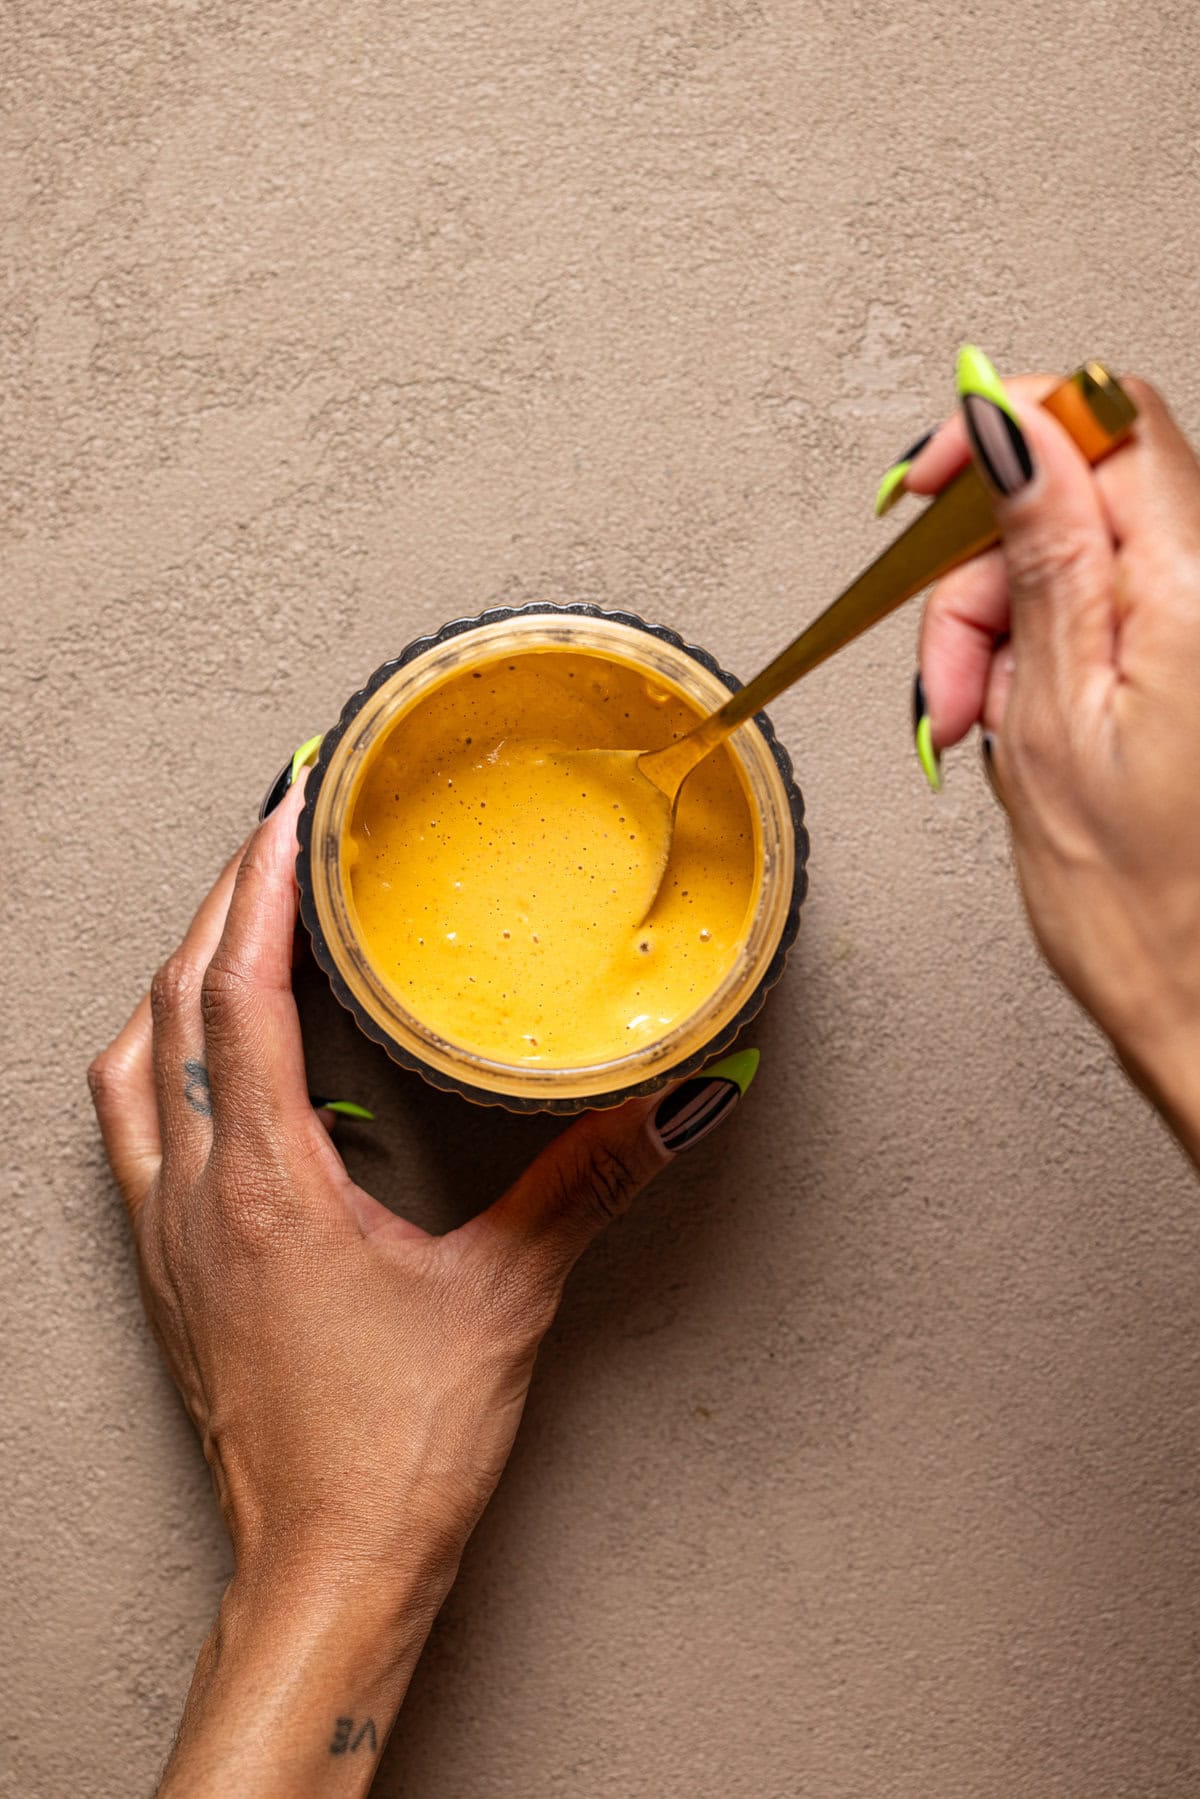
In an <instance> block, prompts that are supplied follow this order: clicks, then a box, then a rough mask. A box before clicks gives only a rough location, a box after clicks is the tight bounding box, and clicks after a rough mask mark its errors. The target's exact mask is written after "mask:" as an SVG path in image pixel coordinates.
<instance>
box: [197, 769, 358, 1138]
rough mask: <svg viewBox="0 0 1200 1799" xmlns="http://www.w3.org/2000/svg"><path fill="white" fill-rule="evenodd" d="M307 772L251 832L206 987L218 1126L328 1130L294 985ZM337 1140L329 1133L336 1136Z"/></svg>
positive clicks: (244, 1131)
mask: <svg viewBox="0 0 1200 1799" xmlns="http://www.w3.org/2000/svg"><path fill="white" fill-rule="evenodd" d="M305 781H306V775H305V774H302V775H301V776H300V778H299V779H298V780H297V781H296V782H295V783H294V785H293V786H292V787H291V788H290V789H289V791H288V793H287V795H286V796H285V797H284V799H283V800H282V801H281V802H280V804H279V805H278V806H277V807H276V809H275V810H274V811H273V812H272V813H271V814H270V815H269V816H268V818H267V819H266V821H265V823H263V824H261V825H260V826H259V828H258V830H257V831H256V832H255V833H254V835H253V837H252V838H251V839H250V843H249V846H248V848H247V850H246V854H245V856H244V857H243V858H242V863H241V867H240V868H239V869H238V874H237V880H236V882H235V883H234V889H233V897H232V899H231V900H230V904H229V912H228V915H227V917H226V919H225V928H224V930H223V931H222V933H221V940H220V942H219V943H218V945H217V947H216V949H215V951H214V952H213V957H212V960H211V961H210V963H209V965H208V968H207V970H206V972H205V975H204V982H203V986H202V988H201V1010H202V1012H203V1016H204V1040H205V1049H206V1055H207V1065H208V1076H209V1097H210V1100H211V1104H212V1118H213V1134H214V1137H221V1136H222V1135H230V1136H242V1137H246V1136H249V1137H254V1136H261V1135H262V1134H263V1133H264V1132H267V1133H270V1134H273V1133H275V1132H276V1131H278V1130H280V1129H283V1130H284V1131H286V1132H289V1133H290V1132H292V1131H296V1132H299V1133H301V1134H306V1133H309V1132H315V1133H317V1135H318V1136H319V1137H320V1138H322V1139H324V1138H325V1133H324V1131H323V1130H322V1129H321V1126H320V1124H319V1123H318V1121H317V1118H316V1114H315V1113H314V1112H313V1109H312V1106H311V1105H310V1104H309V1098H308V1083H307V1081H306V1079H305V1074H304V1048H303V1044H302V1042H301V1037H300V1017H299V1014H298V1012H297V1010H296V1001H295V998H294V996H293V994H292V937H293V934H294V931H295V927H296V917H297V912H298V895H297V891H296V879H295V868H294V863H295V854H296V819H297V816H298V814H299V811H300V807H301V805H302V803H303V798H304V787H305ZM326 1141H327V1140H326Z"/></svg>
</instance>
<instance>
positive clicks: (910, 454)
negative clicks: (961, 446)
mask: <svg viewBox="0 0 1200 1799" xmlns="http://www.w3.org/2000/svg"><path fill="white" fill-rule="evenodd" d="M932 436H933V432H932V431H927V432H926V433H925V435H924V437H918V439H917V441H916V443H915V444H909V446H908V448H907V450H905V452H904V454H903V456H898V457H897V458H896V460H895V462H893V464H892V466H891V468H890V469H889V470H888V472H887V474H886V475H885V476H884V477H883V480H882V481H881V482H880V483H879V491H878V493H877V494H876V495H875V517H876V518H882V517H883V515H884V513H885V512H890V511H891V510H892V507H893V506H894V505H895V504H896V502H897V500H898V499H899V498H900V497H901V494H902V493H903V491H904V477H905V476H906V475H907V473H908V471H909V469H910V468H911V467H912V465H913V463H914V462H915V461H916V460H917V457H918V456H919V455H920V454H921V451H922V450H923V449H924V448H925V445H926V444H927V443H928V442H929V440H930V438H931V437H932Z"/></svg>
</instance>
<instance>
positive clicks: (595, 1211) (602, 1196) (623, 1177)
mask: <svg viewBox="0 0 1200 1799" xmlns="http://www.w3.org/2000/svg"><path fill="white" fill-rule="evenodd" d="M637 1188H638V1181H637V1177H636V1175H635V1174H634V1171H633V1168H632V1166H631V1165H630V1163H629V1161H628V1160H627V1159H626V1157H625V1156H624V1155H623V1154H622V1153H621V1151H620V1150H619V1149H617V1148H616V1147H615V1146H614V1145H612V1144H610V1143H589V1144H587V1145H586V1146H585V1145H582V1144H581V1145H580V1146H579V1148H578V1150H577V1151H576V1153H575V1154H574V1155H573V1156H571V1157H570V1158H569V1159H568V1160H567V1161H565V1162H564V1163H563V1164H562V1165H561V1166H559V1167H558V1168H556V1169H555V1171H554V1186H553V1189H552V1191H551V1196H550V1197H551V1204H552V1206H553V1207H554V1209H555V1210H556V1211H558V1212H561V1213H563V1214H564V1215H580V1214H582V1216H583V1217H584V1218H585V1219H586V1220H587V1221H588V1222H590V1223H592V1224H599V1225H601V1226H603V1225H606V1224H611V1223H612V1221H613V1219H614V1218H619V1217H620V1216H621V1214H622V1213H623V1212H627V1211H628V1210H629V1206H630V1203H631V1201H632V1199H633V1196H634V1194H635V1193H636V1192H637Z"/></svg>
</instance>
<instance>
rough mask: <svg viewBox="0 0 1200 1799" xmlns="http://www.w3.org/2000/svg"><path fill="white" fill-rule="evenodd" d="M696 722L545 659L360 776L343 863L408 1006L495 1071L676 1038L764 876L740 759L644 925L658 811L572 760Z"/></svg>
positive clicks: (617, 678) (656, 696) (465, 675)
mask: <svg viewBox="0 0 1200 1799" xmlns="http://www.w3.org/2000/svg"><path fill="white" fill-rule="evenodd" d="M698 716H699V713H698V712H697V710H696V708H694V707H693V706H692V705H691V704H690V702H689V701H687V700H686V699H685V698H684V697H683V695H682V694H680V693H678V692H677V691H675V690H674V689H667V688H666V687H665V686H664V685H663V684H662V683H661V682H659V681H658V680H657V679H655V678H647V676H646V675H645V673H644V672H642V671H639V670H637V669H634V668H631V667H628V666H626V665H624V664H622V663H619V662H614V661H610V660H609V659H608V658H606V657H602V656H598V655H593V654H589V653H588V652H586V651H574V650H572V651H567V650H554V649H547V650H538V651H529V652H525V653H523V654H521V655H517V656H507V657H504V658H502V659H500V660H498V661H492V662H488V663H485V664H483V665H481V666H478V667H476V668H475V669H474V670H466V671H459V672H456V673H455V674H453V675H452V676H450V677H449V679H447V680H446V681H445V682H444V683H443V684H442V685H441V686H439V687H437V688H435V689H434V690H433V691H432V692H431V693H429V694H428V695H427V696H426V697H424V698H422V699H419V700H418V701H417V702H416V704H415V705H414V706H413V707H412V708H411V709H410V710H409V711H408V712H407V713H405V714H404V715H403V716H401V718H399V719H398V720H397V722H396V723H395V724H394V725H393V727H392V728H391V730H390V731H389V733H388V734H387V736H386V738H385V739H384V740H383V741H382V742H381V744H380V745H378V746H377V747H376V748H375V749H374V750H373V751H372V753H371V756H370V759H369V761H368V762H367V764H366V767H365V769H364V772H363V776H362V778H361V783H360V786H359V790H358V793H357V796H356V799H355V803H354V806H353V810H352V814H351V820H350V825H349V828H348V830H347V833H346V836H345V839H344V844H343V870H344V876H345V879H346V882H347V889H348V892H349V894H350V897H351V900H352V906H353V910H354V912H355V913H356V914H357V924H358V930H359V935H360V939H361V942H362V945H363V947H364V949H365V951H366V953H367V955H368V957H369V959H370V961H371V963H372V964H373V966H374V967H375V969H376V970H377V971H378V973H379V974H380V976H381V977H382V979H383V980H384V981H385V982H386V983H387V985H388V986H389V987H391V988H392V990H393V991H394V992H395V994H396V995H397V997H398V998H399V1000H400V1002H401V1004H402V1005H403V1006H404V1007H405V1009H406V1010H407V1011H409V1012H410V1013H412V1014H413V1016H414V1017H416V1018H418V1019H419V1020H421V1021H422V1022H423V1023H424V1024H425V1025H427V1026H429V1027H431V1028H432V1029H433V1030H434V1031H436V1032H437V1033H438V1035H439V1036H441V1037H443V1038H445V1039H447V1040H448V1041H450V1042H452V1043H455V1044H458V1045H460V1046H462V1047H463V1048H466V1049H468V1050H472V1051H474V1052H475V1053H476V1054H479V1055H484V1056H487V1057H488V1058H490V1059H492V1060H497V1061H503V1062H509V1063H520V1064H527V1065H537V1066H542V1067H547V1068H562V1067H575V1066H579V1065H581V1064H587V1063H592V1062H599V1061H604V1060H607V1059H610V1058H612V1057H614V1056H620V1055H627V1054H629V1053H630V1051H632V1050H634V1049H636V1048H639V1047H640V1046H642V1045H643V1044H645V1043H647V1042H648V1041H652V1040H655V1039H657V1038H660V1037H662V1036H663V1035H664V1034H665V1032H666V1031H667V1030H669V1029H670V1028H671V1027H672V1026H673V1025H675V1024H677V1023H679V1022H681V1021H682V1019H684V1018H685V1017H686V1016H687V1015H688V1014H689V1013H691V1012H693V1011H694V1010H695V1009H696V1007H697V1006H698V1005H700V1004H701V1003H702V1002H703V1001H704V999H705V998H706V997H707V996H708V995H709V994H711V993H712V992H713V991H714V990H715V989H716V988H717V987H718V986H719V985H720V983H721V981H722V980H723V978H724V976H725V975H726V974H727V973H728V971H729V970H730V968H731V967H732V965H733V963H734V961H735V959H736V957H737V953H738V949H739V947H740V945H741V943H742V940H743V937H744V935H745V932H746V930H747V928H748V926H749V922H750V917H749V915H750V910H751V905H752V901H753V898H754V895H755V892H756V890H757V885H758V861H759V851H758V844H757V834H756V831H755V827H754V823H753V815H752V812H751V806H750V800H749V797H748V794H747V791H746V788H745V786H744V784H743V779H742V776H741V775H740V774H739V772H738V768H737V765H736V763H735V761H734V758H733V757H732V755H731V754H730V753H729V751H728V750H727V749H725V748H722V749H719V750H715V751H714V752H713V753H712V754H711V755H710V756H709V757H708V759H707V760H706V761H705V762H704V763H702V764H701V766H700V767H699V768H698V769H697V770H696V771H695V772H694V773H693V774H692V775H690V776H689V778H688V780H687V783H686V785H685V786H684V789H683V792H682V794H681V796H680V802H679V808H678V811H677V814H676V819H675V829H674V834H673V838H672V843H671V856H670V861H669V863H668V865H667V871H666V876H665V879H664V881H663V884H662V887H661V889H660V890H659V894H658V899H657V901H656V903H655V905H654V907H653V910H652V911H651V912H650V914H649V916H648V917H645V918H643V917H642V916H641V914H642V911H643V905H642V904H641V903H640V902H639V899H638V895H639V893H644V892H645V891H648V890H652V889H653V885H654V876H653V863H654V862H655V861H656V860H658V859H659V858H660V856H661V837H660V836H659V835H658V834H657V832H656V829H655V825H654V821H651V820H650V819H649V817H648V816H640V815H639V812H638V807H637V804H636V793H634V792H633V791H632V789H631V786H630V783H629V782H628V781H627V780H626V781H624V782H618V783H612V782H608V781H606V780H605V779H604V770H603V767H602V766H601V767H599V768H596V769H594V770H589V769H588V768H587V766H586V765H580V764H578V763H574V762H572V761H571V760H569V759H567V760H564V759H563V758H562V754H561V753H562V752H563V751H573V750H591V749H656V748H658V747H660V746H661V745H663V744H666V743H669V742H670V741H671V740H672V739H673V738H675V737H678V736H682V735H683V734H684V733H685V732H686V731H688V730H690V729H691V728H692V726H693V725H694V724H695V722H696V719H697V717H698ZM593 776H594V777H595V778H593ZM631 799H632V800H633V802H634V803H632V804H631V803H630V801H631ZM648 870H649V871H650V885H649V889H647V888H646V884H645V883H646V875H647V871H648Z"/></svg>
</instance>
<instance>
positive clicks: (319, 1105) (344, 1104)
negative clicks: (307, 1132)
mask: <svg viewBox="0 0 1200 1799" xmlns="http://www.w3.org/2000/svg"><path fill="white" fill-rule="evenodd" d="M308 1103H309V1105H310V1106H311V1107H312V1109H313V1111H314V1112H336V1113H337V1114H338V1115H339V1117H341V1118H365V1119H366V1121H367V1123H368V1124H372V1123H374V1120H375V1114H374V1112H368V1111H367V1108H366V1107H365V1106H357V1105H355V1103H354V1101H353V1100H352V1099H318V1098H317V1096H316V1094H315V1093H310V1094H309V1096H308Z"/></svg>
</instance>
